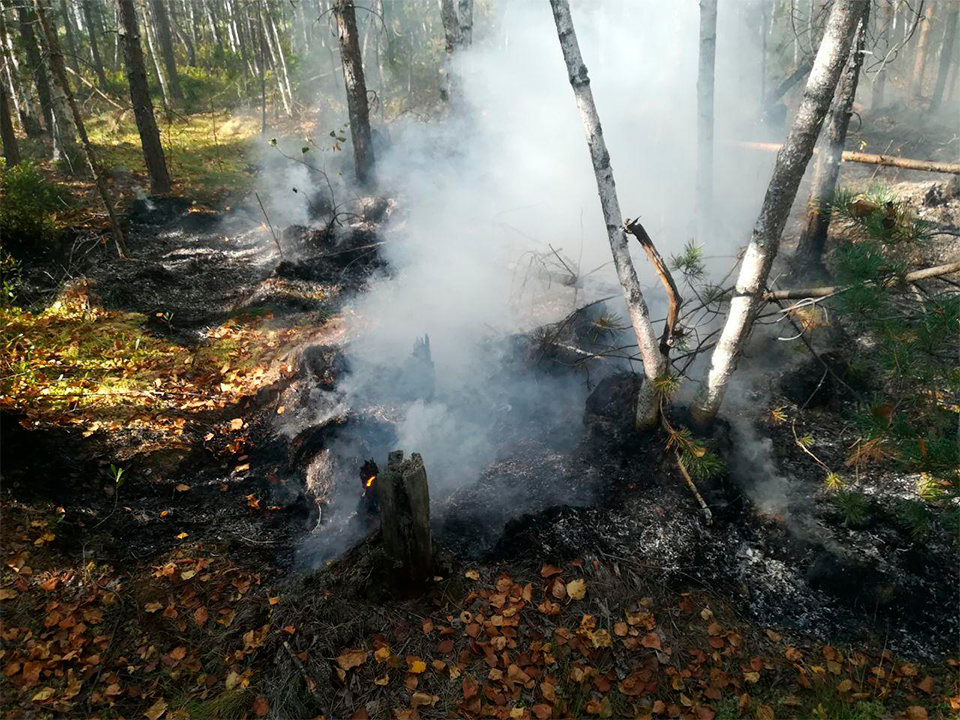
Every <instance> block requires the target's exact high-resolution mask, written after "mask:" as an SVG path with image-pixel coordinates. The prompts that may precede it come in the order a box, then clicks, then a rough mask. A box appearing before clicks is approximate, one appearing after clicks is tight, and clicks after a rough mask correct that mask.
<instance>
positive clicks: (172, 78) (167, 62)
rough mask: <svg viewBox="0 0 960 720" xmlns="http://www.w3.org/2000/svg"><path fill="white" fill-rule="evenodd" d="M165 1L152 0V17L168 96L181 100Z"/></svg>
mask: <svg viewBox="0 0 960 720" xmlns="http://www.w3.org/2000/svg"><path fill="white" fill-rule="evenodd" d="M165 2H166V0H153V3H152V4H153V19H154V22H156V24H157V29H156V31H157V40H158V41H159V43H160V54H161V56H162V57H163V67H164V68H165V69H166V71H167V84H168V85H169V87H170V96H171V97H173V98H174V99H176V100H182V99H183V90H182V89H181V88H180V73H179V72H178V71H177V56H176V55H174V53H173V34H172V33H171V32H170V16H169V15H167V8H166V5H165Z"/></svg>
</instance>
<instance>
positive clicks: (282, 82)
mask: <svg viewBox="0 0 960 720" xmlns="http://www.w3.org/2000/svg"><path fill="white" fill-rule="evenodd" d="M264 23H265V25H266V27H265V29H266V31H267V39H268V40H270V41H271V42H272V44H273V46H274V48H275V50H274V56H275V58H276V71H277V88H278V89H279V90H280V99H281V101H282V102H283V108H284V110H286V111H287V117H290V116H292V115H293V88H292V87H291V85H290V75H289V74H288V72H287V57H286V55H284V52H283V46H282V45H281V44H280V33H278V32H277V23H276V21H275V20H274V19H273V15H272V14H271V13H269V12H268V13H267V14H266V16H265V17H264Z"/></svg>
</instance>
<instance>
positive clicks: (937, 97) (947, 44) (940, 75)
mask: <svg viewBox="0 0 960 720" xmlns="http://www.w3.org/2000/svg"><path fill="white" fill-rule="evenodd" d="M958 18H960V7H956V6H955V7H952V8H948V10H947V22H946V27H944V29H943V43H942V44H941V46H940V68H939V69H938V71H937V81H936V84H935V85H934V88H933V97H932V98H931V100H930V109H931V110H936V109H937V108H938V107H940V103H942V102H943V91H944V90H945V89H946V87H947V76H948V75H949V74H950V67H951V65H955V64H956V63H955V62H954V60H953V45H954V43H955V42H956V38H957V19H958Z"/></svg>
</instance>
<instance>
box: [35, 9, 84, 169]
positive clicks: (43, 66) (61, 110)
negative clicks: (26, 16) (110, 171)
mask: <svg viewBox="0 0 960 720" xmlns="http://www.w3.org/2000/svg"><path fill="white" fill-rule="evenodd" d="M34 6H35V13H36V14H35V15H34V17H35V18H36V19H37V20H39V13H40V12H41V9H43V10H46V9H47V8H46V7H43V8H42V7H41V5H40V0H34ZM46 21H47V22H53V20H52V17H51V16H49V15H48V16H46ZM40 30H41V32H40V35H39V36H38V37H37V41H38V47H39V49H40V50H41V51H42V52H43V55H42V59H41V63H40V68H39V69H38V71H37V72H38V74H40V73H42V74H43V75H44V76H45V77H46V80H47V87H48V88H49V89H50V112H51V119H52V122H53V125H52V126H51V127H50V136H51V138H52V140H53V155H52V159H53V161H54V163H56V164H58V165H60V166H61V167H62V168H63V169H64V170H65V171H66V172H67V173H68V174H70V175H81V174H82V173H83V165H82V162H81V157H80V146H79V145H77V136H76V132H75V128H74V123H73V119H72V118H71V116H70V114H71V109H70V103H69V99H68V92H69V88H70V85H69V84H68V83H63V84H61V83H60V82H59V79H58V78H57V76H56V68H55V67H54V61H55V60H54V54H55V53H56V54H57V55H56V57H57V58H58V59H59V61H60V62H61V63H63V54H62V52H61V51H60V43H59V40H58V39H57V35H56V27H54V29H53V33H54V34H53V38H54V40H57V43H56V47H54V46H53V45H51V44H50V34H49V33H47V32H46V28H45V27H44V21H40ZM64 77H66V70H64Z"/></svg>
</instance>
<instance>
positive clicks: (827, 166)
mask: <svg viewBox="0 0 960 720" xmlns="http://www.w3.org/2000/svg"><path fill="white" fill-rule="evenodd" d="M869 13H870V4H869V3H864V16H863V18H862V19H861V20H860V27H859V29H858V30H857V40H856V46H855V47H854V50H853V52H852V53H851V54H850V59H849V60H847V67H846V70H845V71H844V73H843V77H842V78H841V80H840V85H839V87H838V88H837V95H836V102H834V106H833V110H832V111H831V112H830V117H829V119H828V120H827V126H826V129H825V131H824V138H823V143H822V145H823V147H822V148H821V152H820V153H819V155H818V156H817V162H816V165H815V166H814V171H813V182H812V183H811V186H812V187H811V190H810V201H809V202H808V203H807V218H806V222H805V223H804V227H803V231H802V232H801V234H800V241H799V243H798V244H797V252H796V254H795V256H794V265H795V267H796V271H797V275H798V276H800V277H805V276H810V275H818V274H819V275H824V274H826V270H825V268H824V267H823V250H824V246H825V245H826V242H827V230H828V229H829V228H830V206H831V204H832V203H833V198H834V194H835V192H836V187H837V178H839V177H840V163H841V160H842V158H843V148H844V145H846V142H847V128H848V127H849V126H850V118H851V117H852V115H853V101H854V98H855V97H856V95H857V85H858V83H859V80H860V68H861V67H862V66H863V51H864V43H865V41H866V32H867V16H868V15H869Z"/></svg>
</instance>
